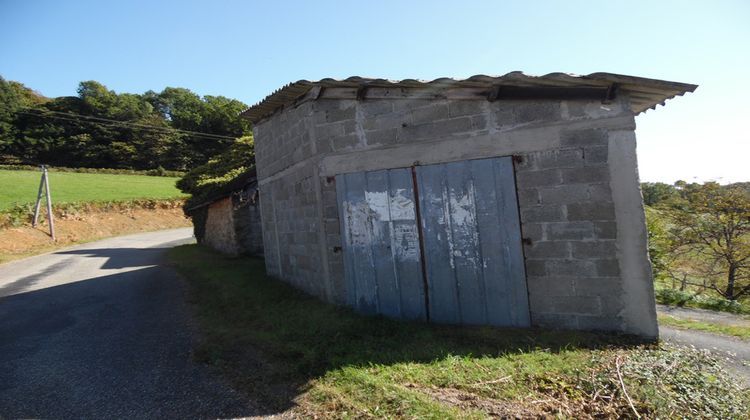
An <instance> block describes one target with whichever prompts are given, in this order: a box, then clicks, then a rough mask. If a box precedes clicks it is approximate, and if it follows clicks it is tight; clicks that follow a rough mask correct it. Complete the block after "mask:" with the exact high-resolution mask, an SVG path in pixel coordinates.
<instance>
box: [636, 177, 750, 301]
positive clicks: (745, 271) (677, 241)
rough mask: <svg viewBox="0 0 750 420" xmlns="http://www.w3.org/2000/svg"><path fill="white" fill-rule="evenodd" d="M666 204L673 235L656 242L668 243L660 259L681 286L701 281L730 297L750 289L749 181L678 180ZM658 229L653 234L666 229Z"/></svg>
mask: <svg viewBox="0 0 750 420" xmlns="http://www.w3.org/2000/svg"><path fill="white" fill-rule="evenodd" d="M660 207H661V210H660V211H661V212H662V214H664V215H665V216H666V220H665V222H666V224H665V225H663V226H662V227H663V228H665V229H666V233H667V236H668V238H666V239H663V240H662V242H658V240H657V241H656V242H654V246H656V247H657V248H666V252H662V253H661V254H659V253H658V252H657V257H659V258H657V263H655V265H658V264H661V266H660V267H661V269H662V270H663V271H666V272H668V275H669V276H671V277H672V278H673V279H676V280H678V281H679V282H680V289H684V288H685V286H686V285H693V286H698V287H700V288H704V289H708V290H713V291H715V292H716V293H718V294H720V295H721V296H722V297H724V298H725V299H729V300H737V299H739V298H742V297H744V296H748V295H750V192H748V190H747V189H746V188H745V186H744V185H729V186H721V185H719V184H717V183H715V182H708V183H705V184H696V183H691V184H688V183H685V182H678V183H676V184H675V192H674V194H673V195H671V198H669V199H668V200H665V201H662V202H661V204H660ZM649 227H650V228H652V226H651V225H650V226H649ZM656 231H657V232H656V233H652V234H651V236H659V235H660V233H659V232H661V235H663V233H664V229H662V230H661V231H659V229H656ZM652 241H654V239H652ZM661 250H662V251H663V249H661ZM662 258H663V259H662Z"/></svg>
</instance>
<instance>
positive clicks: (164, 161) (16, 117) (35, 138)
mask: <svg viewBox="0 0 750 420" xmlns="http://www.w3.org/2000/svg"><path fill="white" fill-rule="evenodd" d="M246 108H247V105H245V104H244V103H242V102H240V101H238V100H235V99H230V98H226V97H224V96H208V95H207V96H200V95H198V94H196V93H193V92H192V91H190V90H188V89H185V88H175V87H167V88H165V89H164V90H162V91H161V92H154V91H151V90H150V91H147V92H145V93H143V94H131V93H116V92H115V91H113V90H109V89H107V87H106V86H104V85H103V84H101V83H99V82H96V81H84V82H81V83H80V84H79V86H78V90H77V96H69V97H58V98H47V97H44V96H42V95H40V94H39V93H36V92H34V91H33V90H32V89H30V88H28V87H26V86H24V85H23V84H22V83H19V82H15V81H6V80H5V79H3V78H2V77H0V163H4V164H27V165H37V164H49V165H53V166H68V167H87V168H118V169H135V170H149V169H157V168H163V169H167V170H178V171H185V170H190V169H192V168H195V167H197V166H200V165H204V164H206V163H207V162H208V161H209V159H210V158H211V157H212V156H215V155H218V154H220V153H221V152H223V151H225V150H227V148H229V147H230V146H231V145H232V144H233V143H234V142H235V139H237V138H239V137H242V136H247V135H250V134H251V126H250V123H249V122H248V121H246V120H244V119H242V118H240V117H239V113H240V112H241V111H243V110H244V109H246Z"/></svg>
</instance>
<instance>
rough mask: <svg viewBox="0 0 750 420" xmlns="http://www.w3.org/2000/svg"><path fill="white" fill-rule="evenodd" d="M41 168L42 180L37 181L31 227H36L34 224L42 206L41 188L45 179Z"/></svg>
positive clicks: (44, 172)
mask: <svg viewBox="0 0 750 420" xmlns="http://www.w3.org/2000/svg"><path fill="white" fill-rule="evenodd" d="M41 168H42V179H40V180H39V192H38V193H37V195H36V205H35V206H34V220H33V221H32V222H31V227H36V223H37V221H38V220H39V207H40V206H41V204H42V188H44V179H45V178H46V176H45V174H46V168H45V167H44V165H41Z"/></svg>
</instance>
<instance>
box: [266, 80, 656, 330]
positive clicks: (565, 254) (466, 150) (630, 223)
mask: <svg viewBox="0 0 750 420" xmlns="http://www.w3.org/2000/svg"><path fill="white" fill-rule="evenodd" d="M634 129H635V124H634V117H633V115H632V113H631V112H630V111H629V107H628V99H627V96H626V95H621V96H620V97H619V98H618V100H617V101H615V102H614V103H611V104H607V105H606V106H605V105H602V104H601V103H600V102H598V101H508V100H505V101H496V102H488V101H486V100H453V101H449V100H441V99H394V100H371V101H368V100H364V101H357V100H353V99H352V100H329V99H319V100H317V101H308V102H304V103H303V104H301V105H300V106H297V107H296V108H292V109H288V110H285V111H283V112H280V113H277V114H275V115H273V116H272V117H270V118H269V119H267V120H265V121H262V122H260V123H258V124H256V126H255V138H256V160H257V166H258V174H259V185H260V191H261V206H262V216H263V228H264V229H263V231H264V243H265V244H266V256H267V267H268V271H269V273H271V274H273V275H276V276H278V277H279V278H282V279H284V280H286V281H288V282H290V283H292V284H295V285H297V286H298V287H300V288H302V289H303V290H306V291H308V292H310V293H313V294H315V295H317V296H320V297H321V298H324V299H326V300H328V301H331V302H337V303H343V300H344V299H343V297H344V296H345V295H346V291H345V287H346V285H345V282H344V274H343V271H344V270H343V258H342V254H341V248H340V247H341V238H340V227H339V220H338V211H337V204H336V189H335V181H334V180H333V177H334V176H335V175H336V174H340V173H348V172H359V171H369V170H378V169H384V168H397V167H409V166H412V165H414V164H431V163H442V162H450V161H458V160H465V159H477V158H484V157H495V156H511V155H513V156H517V164H516V177H517V187H518V198H519V207H520V213H521V221H522V234H523V236H524V237H525V238H527V242H528V243H529V244H528V245H526V246H525V252H526V269H527V276H528V288H529V299H530V306H531V315H532V323H534V325H540V326H553V327H568V328H581V329H604V330H616V331H625V332H634V333H637V334H641V335H645V336H656V335H657V333H658V332H657V330H656V322H655V312H654V310H653V290H652V285H651V279H650V269H649V262H648V259H647V255H646V246H645V224H644V223H643V208H642V204H641V202H640V196H639V189H638V188H639V187H638V179H637V167H636V162H635V159H634V150H635V138H634V136H633V130H634ZM613 145H614V146H615V147H613ZM631 155H632V158H631ZM617 165H619V166H617ZM615 173H616V174H617V176H615V175H614V174H615ZM618 197H619V198H618ZM269 244H270V245H271V246H270V247H269ZM270 248H273V249H270ZM623 273H625V274H623ZM639 302H641V303H639ZM649 305H650V306H649Z"/></svg>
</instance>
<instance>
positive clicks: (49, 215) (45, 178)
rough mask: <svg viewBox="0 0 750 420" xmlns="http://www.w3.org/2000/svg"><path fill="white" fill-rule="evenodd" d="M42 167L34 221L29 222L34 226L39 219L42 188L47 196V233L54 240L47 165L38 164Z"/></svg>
mask: <svg viewBox="0 0 750 420" xmlns="http://www.w3.org/2000/svg"><path fill="white" fill-rule="evenodd" d="M40 167H41V168H42V179H41V180H40V181H39V192H38V193H37V195H36V205H35V206H34V221H33V222H32V223H31V226H32V227H36V225H37V221H38V220H39V207H40V206H41V204H42V190H44V191H45V192H46V196H47V221H48V222H49V235H50V236H51V237H52V240H53V241H54V240H55V219H54V216H53V215H52V195H51V194H50V191H49V178H48V176H47V167H46V166H45V165H40Z"/></svg>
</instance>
